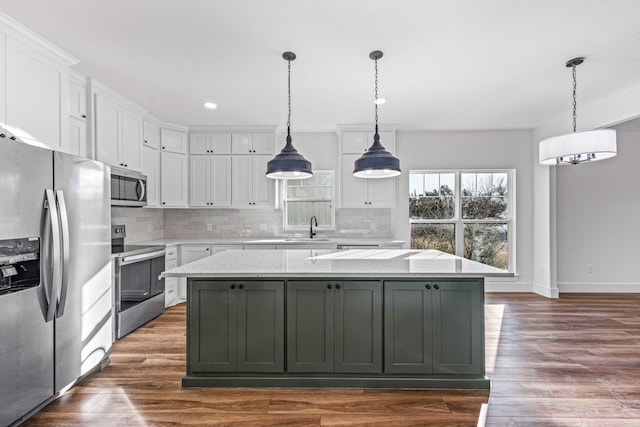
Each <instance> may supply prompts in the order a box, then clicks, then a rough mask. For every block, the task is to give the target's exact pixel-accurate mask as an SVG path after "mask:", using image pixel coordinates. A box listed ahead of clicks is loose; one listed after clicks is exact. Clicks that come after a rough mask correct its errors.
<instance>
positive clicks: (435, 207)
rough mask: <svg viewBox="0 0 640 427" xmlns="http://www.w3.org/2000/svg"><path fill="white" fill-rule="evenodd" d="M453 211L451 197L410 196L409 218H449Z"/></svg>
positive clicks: (451, 216)
mask: <svg viewBox="0 0 640 427" xmlns="http://www.w3.org/2000/svg"><path fill="white" fill-rule="evenodd" d="M454 213H455V199H454V198H453V197H438V196H435V197H410V198H409V215H410V217H411V219H451V218H453V215H454Z"/></svg>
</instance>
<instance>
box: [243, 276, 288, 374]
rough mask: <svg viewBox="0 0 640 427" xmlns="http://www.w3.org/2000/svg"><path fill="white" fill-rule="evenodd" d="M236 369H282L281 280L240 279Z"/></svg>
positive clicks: (282, 323)
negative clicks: (241, 280)
mask: <svg viewBox="0 0 640 427" xmlns="http://www.w3.org/2000/svg"><path fill="white" fill-rule="evenodd" d="M237 301H238V372H284V282H282V281H279V282H278V281H266V282H244V283H242V282H240V283H239V284H238V286H237Z"/></svg>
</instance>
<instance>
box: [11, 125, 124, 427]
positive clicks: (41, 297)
mask: <svg viewBox="0 0 640 427" xmlns="http://www.w3.org/2000/svg"><path fill="white" fill-rule="evenodd" d="M109 198H110V177H109V167H108V166H106V165H104V164H103V163H100V162H96V161H92V160H88V159H84V158H80V157H76V156H72V155H68V154H64V153H59V152H54V151H51V150H48V149H44V148H39V147H35V146H31V145H27V144H25V143H22V142H19V141H11V140H9V139H7V138H1V137H0V426H5V425H11V424H13V423H16V422H19V421H20V420H21V419H23V418H24V417H25V416H28V415H29V414H31V413H32V412H33V411H34V410H36V409H38V408H39V407H41V406H42V405H43V404H46V403H47V402H48V401H49V400H51V398H52V397H53V396H55V395H56V394H57V393H59V392H60V391H61V390H64V389H65V388H66V387H68V386H69V385H71V384H73V383H74V381H76V380H77V379H78V378H79V377H81V376H82V375H83V374H85V373H87V372H89V371H91V370H93V369H94V368H95V367H96V366H99V365H100V364H101V363H103V362H104V361H105V360H108V354H109V351H110V348H111V342H112V341H111V331H112V318H111V312H112V310H111V309H112V300H113V298H112V294H111V292H112V291H111V264H110V254H111V235H110V221H111V213H110V204H109Z"/></svg>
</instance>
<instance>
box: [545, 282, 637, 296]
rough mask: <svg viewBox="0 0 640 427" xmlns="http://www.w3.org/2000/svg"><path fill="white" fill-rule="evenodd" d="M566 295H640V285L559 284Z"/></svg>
mask: <svg viewBox="0 0 640 427" xmlns="http://www.w3.org/2000/svg"><path fill="white" fill-rule="evenodd" d="M558 288H559V289H560V292H561V293H562V292H566V293H580V292H582V293H633V294H637V293H640V283H558Z"/></svg>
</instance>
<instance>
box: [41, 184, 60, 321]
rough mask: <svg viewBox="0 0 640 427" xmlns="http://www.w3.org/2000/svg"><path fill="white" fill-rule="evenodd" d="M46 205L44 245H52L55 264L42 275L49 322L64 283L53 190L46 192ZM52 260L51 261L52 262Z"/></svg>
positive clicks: (47, 266) (58, 226) (49, 266)
mask: <svg viewBox="0 0 640 427" xmlns="http://www.w3.org/2000/svg"><path fill="white" fill-rule="evenodd" d="M45 197H46V201H47V203H46V205H45V208H46V209H47V211H48V212H49V221H48V223H45V236H46V237H45V240H46V241H45V242H43V245H49V243H51V258H52V259H53V262H52V263H51V264H50V265H46V266H45V268H48V270H50V271H47V272H46V273H45V274H43V275H42V277H43V278H44V282H45V283H44V290H45V296H46V298H47V316H46V320H47V322H48V321H50V320H53V317H54V314H55V311H56V301H57V299H58V297H57V296H58V289H59V288H60V282H61V281H62V272H61V271H60V224H59V223H58V212H57V211H58V208H57V205H56V198H55V195H54V193H53V190H49V189H47V190H45ZM51 258H50V259H49V260H51Z"/></svg>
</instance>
